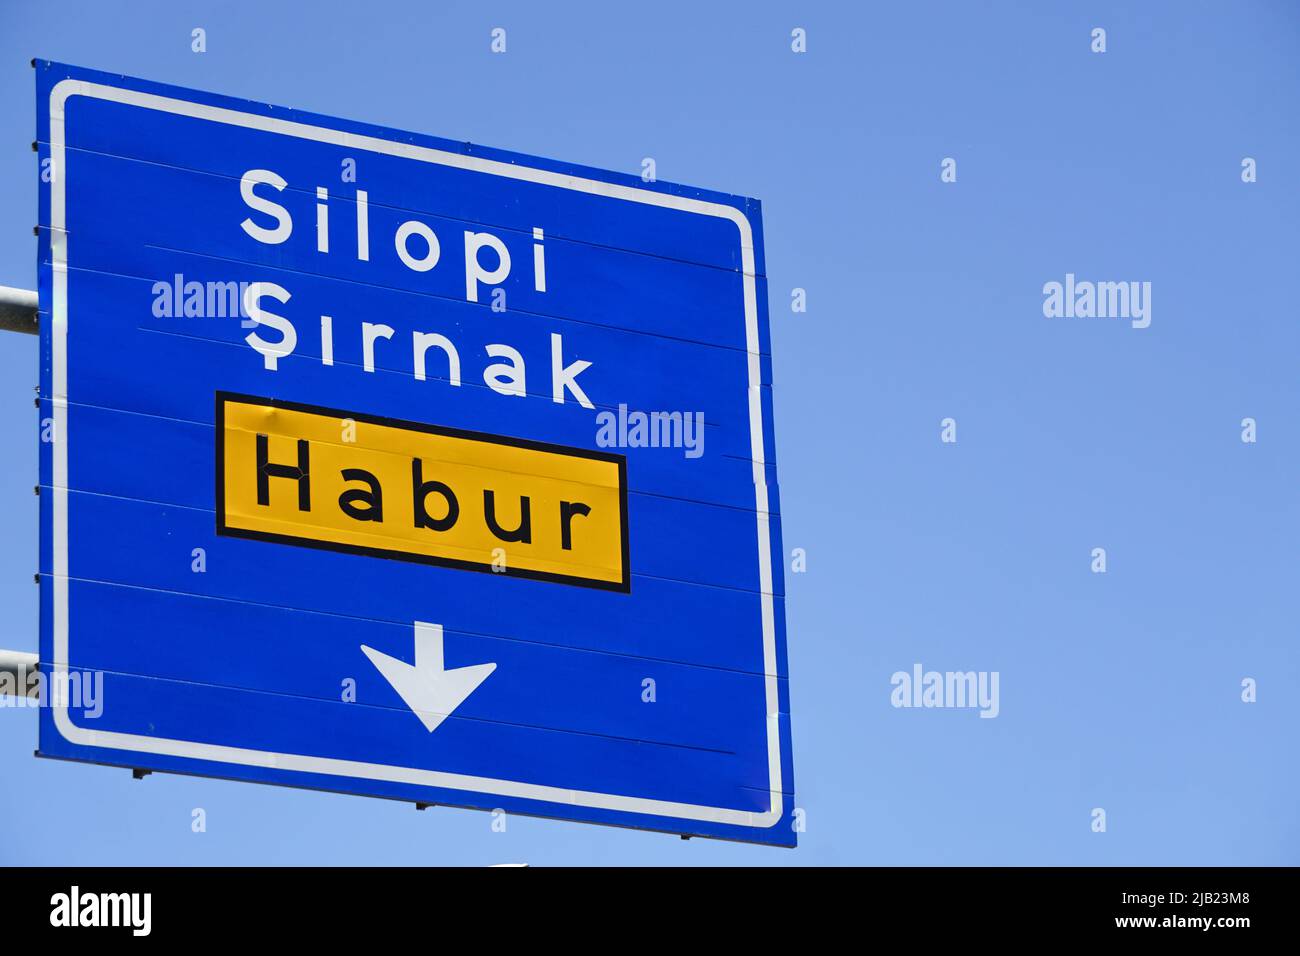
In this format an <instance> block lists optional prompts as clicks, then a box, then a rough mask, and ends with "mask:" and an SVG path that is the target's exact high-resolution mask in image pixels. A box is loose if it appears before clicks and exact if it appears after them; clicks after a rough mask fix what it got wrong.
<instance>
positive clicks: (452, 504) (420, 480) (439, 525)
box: [411, 458, 460, 531]
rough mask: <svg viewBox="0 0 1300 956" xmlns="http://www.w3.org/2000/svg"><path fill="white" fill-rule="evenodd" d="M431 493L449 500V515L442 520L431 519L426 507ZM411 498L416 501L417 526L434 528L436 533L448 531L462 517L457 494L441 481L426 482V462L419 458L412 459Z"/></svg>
mask: <svg viewBox="0 0 1300 956" xmlns="http://www.w3.org/2000/svg"><path fill="white" fill-rule="evenodd" d="M430 493H435V494H439V495H442V496H443V498H445V499H446V500H447V514H446V516H445V517H442V518H437V519H435V518H431V517H429V512H428V511H427V510H426V509H425V507H424V502H425V499H426V498H428V497H429V494H430ZM411 497H412V498H414V500H415V526H416V527H417V528H432V529H433V530H434V531H446V530H448V529H449V528H451V527H452V525H454V524H455V523H456V519H457V518H458V517H460V502H458V501H457V500H456V494H455V492H453V491H452V490H451V489H450V488H448V487H447V486H446V485H444V484H443V483H442V482H441V481H433V480H432V479H431V480H429V481H425V480H424V462H422V461H421V460H420V459H419V458H412V459H411Z"/></svg>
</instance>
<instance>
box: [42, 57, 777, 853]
mask: <svg viewBox="0 0 1300 956" xmlns="http://www.w3.org/2000/svg"><path fill="white" fill-rule="evenodd" d="M34 65H35V66H36V77H37V104H38V140H39V150H40V152H41V159H42V160H48V161H49V162H48V166H49V168H50V169H51V170H52V175H50V176H49V177H48V181H47V182H46V181H43V182H42V183H41V187H40V188H41V193H40V216H41V227H42V228H41V230H40V247H39V249H40V251H39V254H40V302H41V311H42V312H43V313H44V314H43V316H42V320H41V360H42V363H41V399H40V404H41V407H42V416H43V417H44V418H48V419H49V421H50V423H51V429H50V430H49V434H50V435H52V437H53V440H52V441H49V442H46V443H43V444H42V445H41V449H40V450H41V484H42V486H43V489H42V495H41V499H40V501H41V557H40V569H41V575H40V581H41V653H40V657H41V660H42V662H44V663H43V665H42V666H43V667H44V668H45V669H46V670H47V672H48V673H49V676H51V677H54V678H56V679H58V678H63V679H66V678H67V677H68V676H70V675H73V674H76V673H79V672H86V671H96V672H102V673H103V674H104V682H105V683H104V687H103V693H102V695H101V700H100V702H99V703H98V704H97V712H95V713H91V712H89V711H87V710H85V709H83V708H79V707H76V706H72V705H71V704H67V705H63V706H54V707H50V708H46V709H44V710H43V712H42V714H41V725H40V748H39V753H40V754H41V755H43V756H48V757H58V758H64V759H75V760H83V761H89V762H95V763H103V764H112V765H118V766H129V767H133V768H139V769H150V770H161V771H174V772H179V773H188V774H199V775H207V776H213V777H223V778H229V779H236V780H247V781H255V782H261V783H275V784H284V785H290V786H304V787H311V788H315V789H322V790H333V791H339V792H343V793H353V794H362V795H369V796H379V797H388V798H394V799H402V800H409V801H412V802H415V803H419V804H428V803H446V804H453V805H459V806H466V807H476V808H480V809H486V810H496V809H504V810H506V811H507V812H515V813H524V814H533V815H539V816H549V817H557V818H563V819H568V820H574V821H582V822H593V823H606V824H615V825H620V826H630V827H638V828H643V829H650V830H662V831H667V832H672V833H681V834H687V835H701V836H712V837H720V838H726V839H733V840H744V841H750V842H759V843H768V844H776V845H784V846H793V845H794V843H795V832H794V830H795V827H794V826H793V821H794V810H793V802H794V801H793V771H792V762H791V755H790V719H789V692H788V679H787V671H786V655H785V639H784V633H785V614H784V596H783V594H784V590H783V583H782V573H781V561H780V555H781V553H782V550H781V535H780V509H779V506H778V501H777V486H776V472H775V463H774V455H773V447H772V446H773V437H772V424H771V423H772V400H771V360H770V354H769V347H768V329H767V310H766V304H765V303H766V292H767V289H766V279H765V277H764V270H763V244H762V230H761V225H760V211H759V204H758V203H757V202H755V201H753V200H750V199H743V198H739V197H735V196H730V195H725V194H720V193H713V192H709V191H706V190H700V189H691V188H686V187H682V186H676V185H672V184H668V183H662V182H655V183H645V182H642V181H641V179H640V178H639V177H638V176H635V175H627V174H622V173H611V172H605V171H600V170H595V169H590V168H587V167H582V166H574V165H571V164H568V163H561V162H555V161H551V160H544V159H538V158H535V157H531V156H525V155H522V154H517V153H509V152H504V151H501V150H494V149H487V148H483V147H479V146H474V145H470V144H465V143H460V142H450V141H446V140H440V139H435V138H433V137H428V136H420V135H415V134H411V133H405V132H399V131H396V130H390V129H384V128H381V127H376V126H369V125H366V124H362V123H355V122H349V121H344V120H338V119H333V118H330V117H325V116H319V115H314V114H308V113H303V112H299V111H295V110H284V109H280V108H276V107H271V106H266V105H262V104H257V103H250V102H246V101H242V100H235V99H230V98H227V97H222V96H215V95H211V94H207V93H198V92H194V91H191V90H182V89H177V88H174V87H168V86H162V85H159V84H155V83H150V82H146V81H142V80H135V79H130V78H125V77H121V76H117V75H109V74H104V73H98V72H94V71H90V70H84V69H80V68H75V67H69V66H64V65H60V64H56V63H50V62H46V61H37V62H36V63H35V64H34ZM647 688H650V690H647Z"/></svg>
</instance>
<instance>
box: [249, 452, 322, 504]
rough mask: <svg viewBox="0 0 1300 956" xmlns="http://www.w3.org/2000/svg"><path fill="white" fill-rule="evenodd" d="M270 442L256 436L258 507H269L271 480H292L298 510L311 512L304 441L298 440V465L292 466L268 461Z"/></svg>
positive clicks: (309, 480)
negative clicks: (296, 489)
mask: <svg viewBox="0 0 1300 956" xmlns="http://www.w3.org/2000/svg"><path fill="white" fill-rule="evenodd" d="M269 444H270V440H269V439H268V438H267V436H265V435H262V434H259V435H258V436H257V503H258V504H259V505H269V504H270V503H271V479H272V478H292V479H293V480H294V481H296V482H298V510H299V511H311V479H310V477H308V468H307V465H308V458H309V456H310V452H309V451H308V448H307V441H306V439H303V438H300V439H298V464H297V466H296V467H295V466H294V465H273V464H271V462H270V461H269V460H268V459H269V458H270V453H269V452H268V450H267V449H268V446H269Z"/></svg>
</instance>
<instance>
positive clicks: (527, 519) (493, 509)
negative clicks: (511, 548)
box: [483, 488, 533, 544]
mask: <svg viewBox="0 0 1300 956" xmlns="http://www.w3.org/2000/svg"><path fill="white" fill-rule="evenodd" d="M531 505H532V502H531V501H530V500H529V498H528V496H527V495H520V496H519V527H518V528H515V530H514V531H506V530H505V529H504V528H502V527H501V525H499V524H497V496H496V492H495V491H493V490H492V489H491V488H485V489H483V517H484V518H485V519H486V520H487V526H488V530H489V531H491V532H492V533H493V534H494V535H496V536H497V537H498V538H500V539H501V540H502V541H522V542H523V543H524V544H532V543H533V521H532V517H531V515H530V514H529V509H530V506H531Z"/></svg>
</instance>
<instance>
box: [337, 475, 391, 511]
mask: <svg viewBox="0 0 1300 956" xmlns="http://www.w3.org/2000/svg"><path fill="white" fill-rule="evenodd" d="M340 474H342V475H343V480H344V481H364V482H365V483H366V484H368V485H369V486H370V488H369V489H366V488H349V489H348V490H347V491H345V492H343V494H341V495H339V507H340V508H342V509H343V513H344V514H345V515H347V516H348V517H349V518H356V519H357V520H358V521H383V520H384V489H383V488H381V487H379V479H378V478H376V477H375V476H374V475H372V474H371V473H370V472H368V471H366V470H365V469H364V468H344V469H343V471H342V472H340ZM362 505H364V506H365V507H361V506H362Z"/></svg>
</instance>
